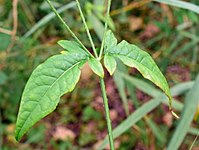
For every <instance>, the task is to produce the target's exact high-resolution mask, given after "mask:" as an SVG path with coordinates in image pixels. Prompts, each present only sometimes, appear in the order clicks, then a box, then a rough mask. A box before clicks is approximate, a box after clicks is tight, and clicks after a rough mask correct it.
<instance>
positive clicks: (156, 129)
mask: <svg viewBox="0 0 199 150" xmlns="http://www.w3.org/2000/svg"><path fill="white" fill-rule="evenodd" d="M145 121H146V123H147V124H148V126H149V127H150V129H151V130H152V132H153V134H154V135H155V137H156V138H157V140H159V141H160V142H161V144H164V143H165V142H166V136H165V133H164V132H162V131H161V129H160V127H159V126H158V125H157V124H156V123H155V122H154V121H153V120H152V119H151V118H149V117H145Z"/></svg>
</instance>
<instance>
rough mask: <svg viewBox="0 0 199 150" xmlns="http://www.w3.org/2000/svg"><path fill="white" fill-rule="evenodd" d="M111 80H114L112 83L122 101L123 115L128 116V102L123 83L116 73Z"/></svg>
mask: <svg viewBox="0 0 199 150" xmlns="http://www.w3.org/2000/svg"><path fill="white" fill-rule="evenodd" d="M113 79H114V82H115V84H116V87H117V89H118V92H119V95H120V97H121V99H122V102H123V106H124V110H125V113H126V115H129V109H128V100H127V96H126V92H125V91H126V90H125V89H126V86H125V82H124V80H123V78H122V77H121V76H120V74H119V73H118V71H116V72H115V74H114V76H113Z"/></svg>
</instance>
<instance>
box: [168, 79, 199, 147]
mask: <svg viewBox="0 0 199 150" xmlns="http://www.w3.org/2000/svg"><path fill="white" fill-rule="evenodd" d="M198 98H199V76H198V77H197V79H196V82H195V84H194V86H193V87H192V89H191V90H190V91H189V93H188V94H187V95H186V98H185V107H184V110H183V114H182V117H181V119H180V122H179V124H178V127H177V129H176V131H175V133H174V135H173V137H172V139H171V141H170V143H169V146H168V150H177V149H178V148H179V147H180V145H181V143H182V142H183V139H184V138H185V136H186V134H187V132H188V131H189V128H190V124H191V122H192V120H193V118H194V114H195V112H196V109H197V106H198V104H199V99H198Z"/></svg>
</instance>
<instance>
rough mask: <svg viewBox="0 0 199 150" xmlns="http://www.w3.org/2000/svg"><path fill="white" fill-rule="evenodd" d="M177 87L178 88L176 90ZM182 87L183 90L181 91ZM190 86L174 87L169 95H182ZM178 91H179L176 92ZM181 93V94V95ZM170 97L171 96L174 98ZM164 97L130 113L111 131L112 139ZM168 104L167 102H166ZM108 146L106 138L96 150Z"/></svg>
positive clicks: (154, 106)
mask: <svg viewBox="0 0 199 150" xmlns="http://www.w3.org/2000/svg"><path fill="white" fill-rule="evenodd" d="M189 84H190V83H189ZM176 87H178V88H176ZM181 87H183V90H182V89H181ZM189 89H190V86H185V84H181V85H180V86H179V85H176V86H174V87H172V88H171V93H172V94H174V95H175V96H177V95H180V94H182V93H184V91H185V90H189ZM178 90H179V91H178ZM181 92H182V93H181ZM174 95H172V96H174ZM165 98H166V96H165V95H163V94H162V95H159V96H157V97H156V98H154V99H152V100H150V101H149V102H147V103H145V104H144V105H142V106H141V107H139V108H138V109H137V110H136V111H135V112H134V113H132V114H131V115H130V116H129V117H128V118H127V119H125V120H124V121H123V122H122V123H120V124H119V125H118V126H117V127H116V128H115V129H114V130H113V137H114V138H117V137H118V136H120V135H121V134H123V133H124V132H126V131H127V130H128V129H129V128H131V127H132V126H133V125H134V124H135V123H137V122H138V121H139V120H140V119H142V118H143V117H144V116H145V115H146V114H147V113H149V112H150V111H152V110H153V109H155V108H156V107H157V106H158V105H159V104H160V103H161V102H162V101H163V99H165ZM165 101H166V99H165ZM167 104H168V101H167ZM107 144H108V138H107V137H106V138H105V139H104V141H103V143H102V144H101V145H100V147H99V148H98V150H102V149H103V148H104V147H105V146H106V145H107Z"/></svg>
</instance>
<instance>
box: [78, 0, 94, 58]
mask: <svg viewBox="0 0 199 150" xmlns="http://www.w3.org/2000/svg"><path fill="white" fill-rule="evenodd" d="M76 2H77V7H78V9H79V12H80V16H81V18H82V21H83V23H84V26H85V29H86V32H87V35H88V38H89V41H90V43H91V46H92V49H93V52H94V54H95V57H98V55H97V51H96V49H95V45H94V42H93V39H92V37H91V34H90V31H89V29H88V26H87V23H86V20H85V17H84V14H83V12H82V9H81V6H80V3H79V0H76Z"/></svg>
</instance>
